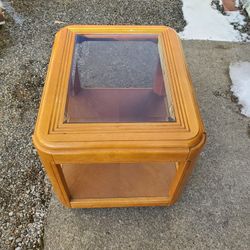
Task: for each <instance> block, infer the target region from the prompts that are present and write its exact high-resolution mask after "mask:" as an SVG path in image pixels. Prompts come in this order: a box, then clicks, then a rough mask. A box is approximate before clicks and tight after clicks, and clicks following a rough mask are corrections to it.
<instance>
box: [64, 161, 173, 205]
mask: <svg viewBox="0 0 250 250" xmlns="http://www.w3.org/2000/svg"><path fill="white" fill-rule="evenodd" d="M61 168H62V173H63V176H64V179H65V183H66V185H67V189H68V193H69V196H70V199H71V200H75V201H77V202H80V200H83V199H105V198H116V199H117V198H119V199H121V200H122V199H123V198H136V197H138V198H139V199H142V200H143V199H144V198H143V197H145V198H147V197H151V198H152V200H153V199H154V197H162V199H163V200H164V199H167V198H168V194H169V190H170V186H171V184H172V183H173V180H174V178H175V176H176V171H177V169H176V163H150V164H146V163H145V164H142V163H139V164H132V163H126V164H125V163H123V164H62V165H61Z"/></svg>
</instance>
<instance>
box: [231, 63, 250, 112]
mask: <svg viewBox="0 0 250 250" xmlns="http://www.w3.org/2000/svg"><path fill="white" fill-rule="evenodd" d="M229 74H230V77H231V80H232V83H233V85H232V87H231V90H232V92H233V93H234V95H235V96H237V97H238V99H239V104H241V105H242V109H241V113H242V114H243V115H245V116H248V117H250V62H237V63H231V65H230V66H229Z"/></svg>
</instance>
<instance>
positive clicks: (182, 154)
mask: <svg viewBox="0 0 250 250" xmlns="http://www.w3.org/2000/svg"><path fill="white" fill-rule="evenodd" d="M77 34H89V35H91V34H111V35H112V34H150V35H152V34H153V35H157V36H158V41H159V44H160V57H161V60H163V61H164V67H163V68H162V70H163V76H164V80H165V88H168V90H169V93H170V96H169V97H168V100H171V105H172V107H171V108H172V109H173V110H174V115H175V121H174V122H147V123H143V122H135V123H126V122H124V123H115V122H111V123H72V124H70V123H65V122H64V121H65V117H64V109H65V105H66V99H67V98H66V97H67V91H68V81H69V75H70V71H71V63H72V62H71V58H72V55H73V51H74V42H75V36H76V35H77ZM166 83H167V84H166ZM205 140H206V134H205V131H204V126H203V123H202V120H201V117H200V113H199V109H198V105H197V102H196V99H195V95H194V90H193V87H192V82H191V78H190V75H189V72H188V69H187V65H186V63H185V59H184V54H183V50H182V46H181V42H180V40H179V38H178V35H177V34H176V32H175V31H174V30H172V29H170V28H168V27H165V26H98V25H86V26H85V25H72V26H67V27H65V28H63V29H61V30H60V31H59V32H58V33H57V34H56V38H55V42H54V46H53V51H52V55H51V60H50V64H49V68H48V74H47V78H46V83H45V87H44V91H43V95H42V100H41V104H40V109H39V113H38V118H37V122H36V126H35V131H34V135H33V142H34V145H35V147H36V149H37V151H38V154H39V156H40V159H41V161H42V163H43V166H44V167H45V170H46V172H47V174H48V176H49V179H50V181H51V183H52V185H53V188H54V191H55V193H56V194H57V197H58V198H59V200H60V201H61V202H62V203H63V204H64V205H65V206H66V207H71V208H93V207H128V206H164V205H171V204H173V203H174V202H175V201H176V200H177V198H178V196H179V194H180V191H181V189H182V187H183V186H184V183H185V181H186V179H187V177H188V175H189V174H190V172H191V170H192V168H193V166H194V162H195V159H196V158H197V156H198V154H199V152H200V150H201V149H202V146H203V145H204V143H205ZM147 162H154V163H164V162H175V163H176V169H177V172H176V176H175V178H174V180H173V183H172V184H171V187H170V189H169V192H168V194H166V197H128V198H124V197H116V198H95V199H93V198H88V199H72V198H71V197H70V194H69V190H68V188H67V185H66V182H65V178H64V177H63V172H62V168H61V167H60V166H61V164H83V163H84V164H102V163H103V164H107V163H110V164H112V163H147Z"/></svg>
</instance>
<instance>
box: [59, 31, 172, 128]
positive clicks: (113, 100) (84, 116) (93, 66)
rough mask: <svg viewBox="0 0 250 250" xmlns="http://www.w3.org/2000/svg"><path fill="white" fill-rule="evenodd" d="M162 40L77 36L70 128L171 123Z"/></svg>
mask: <svg viewBox="0 0 250 250" xmlns="http://www.w3.org/2000/svg"><path fill="white" fill-rule="evenodd" d="M160 50H161V48H160V45H159V42H158V37H157V35H147V34H144V35H136V34H122V35H119V34H117V35H114V34H100V35H77V36H76V40H75V48H74V54H73V59H72V68H71V74H70V79H69V88H68V94H67V102H66V107H65V121H64V122H65V123H91V122H171V121H174V120H175V117H174V114H173V110H172V108H171V106H172V104H171V100H170V99H171V97H170V93H169V90H168V85H167V83H166V82H164V77H163V70H162V67H165V66H164V65H163V62H162V59H161V57H160V53H159V51H160Z"/></svg>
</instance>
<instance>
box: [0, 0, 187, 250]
mask: <svg viewBox="0 0 250 250" xmlns="http://www.w3.org/2000/svg"><path fill="white" fill-rule="evenodd" d="M3 4H4V7H5V16H6V24H5V25H3V26H1V27H0V95H1V97H0V117H1V123H0V141H1V143H0V152H1V153H0V238H1V241H0V249H5V250H6V249H41V248H43V231H44V223H45V220H46V212H47V208H48V204H49V201H50V197H51V187H50V184H49V181H48V180H47V178H46V176H45V173H44V170H43V168H42V166H41V163H40V161H39V159H38V157H37V153H36V151H35V149H34V148H33V146H32V141H31V136H32V133H33V127H34V123H35V119H36V114H37V111H38V107H39V100H40V96H41V92H42V89H43V85H44V78H45V75H46V71H47V66H48V62H49V58H50V53H51V48H52V44H53V39H54V35H55V33H56V32H57V31H58V30H59V29H60V28H61V27H63V26H65V25H69V24H74V23H78V24H164V25H168V26H171V27H173V28H175V29H176V30H177V31H181V30H182V29H183V27H184V26H185V21H184V20H183V17H182V11H181V7H182V3H181V0H178V1H171V0H156V1H149V0H142V1H132V0H125V1H124V0H117V1H114V0H94V1H93V0H85V1H84V0H80V1H79V0H53V1H52V0H48V1H38V0H12V1H3Z"/></svg>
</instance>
